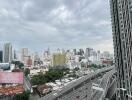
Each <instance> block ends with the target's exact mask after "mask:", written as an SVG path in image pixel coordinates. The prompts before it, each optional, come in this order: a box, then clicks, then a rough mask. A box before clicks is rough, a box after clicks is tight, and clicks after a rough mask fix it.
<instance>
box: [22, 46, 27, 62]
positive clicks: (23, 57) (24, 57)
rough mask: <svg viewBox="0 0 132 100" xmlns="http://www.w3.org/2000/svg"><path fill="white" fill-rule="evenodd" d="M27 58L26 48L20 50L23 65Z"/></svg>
mask: <svg viewBox="0 0 132 100" xmlns="http://www.w3.org/2000/svg"><path fill="white" fill-rule="evenodd" d="M27 57H28V48H22V51H21V61H22V62H23V63H25V62H26V58H27Z"/></svg>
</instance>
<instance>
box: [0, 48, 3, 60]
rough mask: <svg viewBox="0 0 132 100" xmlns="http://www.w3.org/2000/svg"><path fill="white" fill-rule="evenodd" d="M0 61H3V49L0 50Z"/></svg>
mask: <svg viewBox="0 0 132 100" xmlns="http://www.w3.org/2000/svg"><path fill="white" fill-rule="evenodd" d="M0 62H3V51H2V50H1V51H0Z"/></svg>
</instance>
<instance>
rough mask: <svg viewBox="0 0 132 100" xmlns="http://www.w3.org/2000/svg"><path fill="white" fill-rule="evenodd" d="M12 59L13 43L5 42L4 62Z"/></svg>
mask: <svg viewBox="0 0 132 100" xmlns="http://www.w3.org/2000/svg"><path fill="white" fill-rule="evenodd" d="M11 61H12V45H11V44H10V43H6V44H4V49H3V62H4V63H8V62H11Z"/></svg>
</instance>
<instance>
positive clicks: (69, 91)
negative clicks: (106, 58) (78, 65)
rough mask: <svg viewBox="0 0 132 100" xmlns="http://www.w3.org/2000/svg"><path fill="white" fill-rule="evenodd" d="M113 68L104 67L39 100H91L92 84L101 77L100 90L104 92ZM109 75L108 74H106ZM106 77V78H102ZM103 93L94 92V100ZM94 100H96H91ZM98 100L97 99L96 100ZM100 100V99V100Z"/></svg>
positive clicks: (92, 94)
mask: <svg viewBox="0 0 132 100" xmlns="http://www.w3.org/2000/svg"><path fill="white" fill-rule="evenodd" d="M114 71H115V70H114V66H111V67H105V68H103V69H100V70H97V71H95V72H93V73H90V74H88V75H86V76H83V77H81V78H79V79H77V80H76V81H74V82H71V83H70V84H68V85H67V86H65V87H63V88H62V89H61V90H59V91H54V92H52V93H50V94H48V95H46V96H44V97H42V98H40V99H39V100H91V98H92V97H93V96H94V95H95V94H94V93H95V91H94V92H93V91H92V83H93V82H94V81H95V80H97V79H98V78H99V77H102V76H103V79H102V82H101V86H102V87H101V88H103V89H104V90H105V86H106V84H105V82H106V83H108V82H109V81H108V80H107V79H108V77H109V75H111V74H113V73H114ZM106 73H110V74H106ZM104 75H106V76H104ZM104 93H105V92H100V91H99V92H96V98H98V96H100V95H101V97H99V98H103V97H104ZM92 100H96V99H92ZM97 100H99V99H97ZM100 100H102V99H100Z"/></svg>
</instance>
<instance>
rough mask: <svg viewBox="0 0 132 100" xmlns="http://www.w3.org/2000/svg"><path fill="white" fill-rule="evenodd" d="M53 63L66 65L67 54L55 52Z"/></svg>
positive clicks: (54, 64)
mask: <svg viewBox="0 0 132 100" xmlns="http://www.w3.org/2000/svg"><path fill="white" fill-rule="evenodd" d="M52 65H53V66H65V65H66V54H61V53H56V54H53V60H52Z"/></svg>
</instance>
